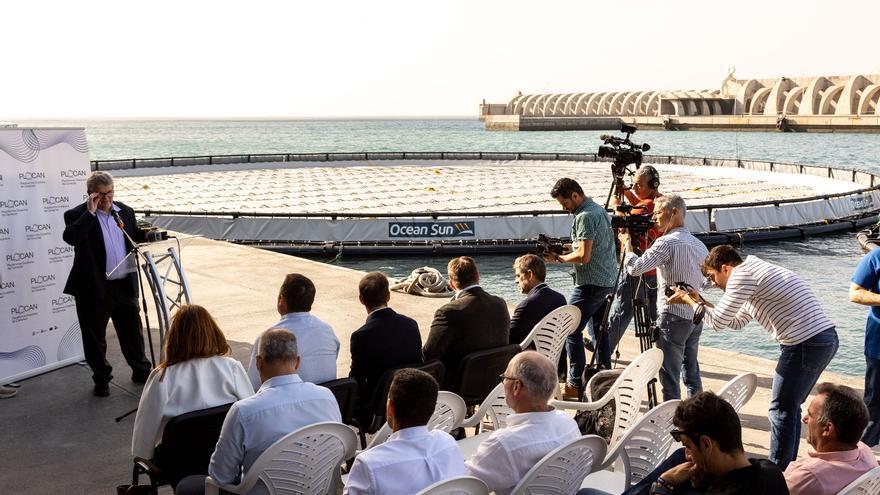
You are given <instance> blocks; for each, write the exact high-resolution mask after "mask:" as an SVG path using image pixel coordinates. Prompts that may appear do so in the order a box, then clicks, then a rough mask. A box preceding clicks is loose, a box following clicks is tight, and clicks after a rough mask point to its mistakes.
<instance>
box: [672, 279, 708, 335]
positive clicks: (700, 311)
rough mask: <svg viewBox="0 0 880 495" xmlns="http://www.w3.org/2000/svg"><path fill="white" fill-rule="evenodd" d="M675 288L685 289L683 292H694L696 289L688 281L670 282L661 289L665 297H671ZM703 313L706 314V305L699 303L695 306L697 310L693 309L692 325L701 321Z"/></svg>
mask: <svg viewBox="0 0 880 495" xmlns="http://www.w3.org/2000/svg"><path fill="white" fill-rule="evenodd" d="M676 288H678V289H681V290H683V291H685V292H696V290H695V289H694V287H693V286H692V285H691V284H689V283H687V282H676V283H674V284H672V285H667V286H666V287H665V288H664V289H663V294H664V295H665V296H666V297H672V296H674V295H675V289H676ZM705 314H706V306H704V305H702V304H701V305H700V306H699V307H698V308H697V310H696V311H694V319H693V320H692V321H693V323H694V325H699V324H700V322H702V321H703V315H705Z"/></svg>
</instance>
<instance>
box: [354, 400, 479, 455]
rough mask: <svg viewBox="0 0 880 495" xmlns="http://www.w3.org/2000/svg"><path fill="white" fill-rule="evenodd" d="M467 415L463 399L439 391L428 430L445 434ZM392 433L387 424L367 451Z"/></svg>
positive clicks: (371, 442) (375, 436)
mask: <svg viewBox="0 0 880 495" xmlns="http://www.w3.org/2000/svg"><path fill="white" fill-rule="evenodd" d="M466 414H467V406H466V405H465V403H464V399H462V398H461V397H459V396H458V395H457V394H455V393H453V392H447V391H445V390H444V391H441V392H440V393H438V394H437V405H436V406H434V414H432V415H431V419H429V420H428V430H429V431H430V430H443V431H445V432H446V433H449V432H450V431H452V430H454V429H456V428H458V427H459V426H461V423H462V421H464V416H465V415H466ZM392 433H393V431H392V430H391V427H390V426H388V423H385V424H384V425H382V428H380V429H379V431H377V432H376V434H375V435H374V436H373V439H372V440H370V443H369V445H367V449H371V448H373V447H375V446H376V445H379V444H380V443H383V442H385V441H386V440H388V437H390V436H391V434H392Z"/></svg>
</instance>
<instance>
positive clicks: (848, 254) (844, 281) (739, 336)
mask: <svg viewBox="0 0 880 495" xmlns="http://www.w3.org/2000/svg"><path fill="white" fill-rule="evenodd" d="M19 123H20V124H21V125H43V126H45V125H56V126H67V125H74V126H83V127H85V128H86V133H87V135H88V139H89V145H90V148H91V156H92V159H111V158H148V157H168V156H189V155H207V154H215V155H220V154H238V153H276V152H279V153H280V152H283V153H300V152H345V151H351V152H359V151H376V152H378V151H514V152H516V151H519V152H590V153H591V152H595V150H596V148H597V147H598V145H599V144H600V141H599V139H598V136H599V134H603V133H599V132H528V133H526V132H520V133H515V132H505V133H498V132H486V131H484V130H483V127H482V124H481V123H480V122H478V121H477V120H476V119H446V120H442V119H413V120H299V121H282V120H272V121H257V120H235V121H221V120H208V121H199V120H186V121H63V122H62V121H38V122H19ZM633 140H634V141H636V142H648V143H650V145H651V148H652V151H651V153H653V154H659V155H684V156H708V157H718V158H753V159H766V160H776V161H781V162H790V163H817V164H829V165H838V166H843V167H858V168H869V169H874V170H880V135H867V134H865V135H860V134H781V133H758V132H659V131H653V132H652V131H640V132H637V133H636V134H635V135H634V136H633ZM744 251H745V254H753V255H757V256H760V257H762V258H764V259H766V260H768V261H772V262H775V263H779V264H780V265H783V266H786V267H788V268H790V269H792V270H794V271H795V272H797V273H798V274H800V275H801V276H802V277H804V278H805V279H806V280H807V281H808V282H809V283H810V285H811V287H812V288H813V291H814V292H815V293H816V295H817V296H818V297H819V299H820V300H821V301H822V304H823V306H824V307H825V309H826V310H827V311H828V313H829V314H830V316H831V318H832V320H833V321H834V322H835V323H836V324H837V330H838V332H839V333H840V340H841V346H840V350H839V351H838V353H837V355H836V356H835V358H834V360H833V361H832V363H831V365H830V368H831V369H832V370H834V371H837V372H841V373H847V374H852V375H860V374H863V373H864V358H863V353H862V342H863V334H864V322H865V316H866V313H867V310H866V309H865V308H864V307H861V306H857V305H854V304H851V303H850V302H849V301H848V297H847V291H848V288H849V279H850V277H851V275H852V272H853V269H854V268H855V266H856V264H857V263H858V261H859V259H860V258H861V252H860V250H859V247H858V245H857V243H856V242H855V238H854V237H853V235H851V234H840V235H834V236H825V237H815V238H812V239H809V240H806V241H797V242H795V241H786V242H774V243H762V244H753V245H749V246H747V247H746V248H745V249H744ZM327 261H330V260H327ZM446 261H447V260H446V259H445V258H442V259H441V258H413V257H399V258H361V259H355V258H343V259H341V260H336V261H333V262H334V263H336V264H339V265H341V266H347V267H350V268H355V269H359V270H382V271H385V272H386V273H388V274H389V275H390V276H394V277H404V276H406V275H408V274H409V272H410V271H411V270H412V269H414V268H416V267H419V266H424V265H429V266H433V267H436V268H438V269H441V271H442V270H443V269H444V267H445V265H446ZM512 261H513V258H512V257H508V256H478V257H477V263H478V265H479V267H480V272H481V274H482V278H483V280H482V283H483V285H484V286H485V287H486V288H487V289H488V290H489V291H491V292H495V293H497V294H499V295H501V296H503V297H505V298H506V299H507V300H508V301H510V302H511V303H516V302H517V301H519V299H520V297H521V295H519V294H517V291H516V286H515V285H514V281H513V270H512V268H511V266H510V265H511V262H512ZM548 282H549V283H550V284H551V285H552V286H553V287H554V288H556V289H557V290H559V291H560V292H563V293H565V294H566V295H567V294H568V293H570V291H571V285H572V282H571V278H570V276H569V275H568V272H567V270H564V269H561V268H559V267H555V266H554V267H551V270H550V273H549V274H548ZM719 295H720V293H715V294H710V295H709V298H710V299H711V298H713V297H714V298H717V297H718V296H719ZM702 342H703V345H708V346H713V347H719V348H723V349H729V350H733V351H738V352H743V353H746V354H754V355H759V356H763V357H766V358H770V359H775V358H776V357H777V356H778V354H779V348H778V345H776V344H774V343H773V341H772V339H771V338H770V336H769V335H768V334H767V333H766V332H765V331H764V330H763V329H762V328H761V327H759V326H757V325H755V324H751V325H749V326H748V327H747V328H745V329H743V330H740V331H730V330H728V331H723V332H715V331H713V330H710V329H707V330H705V331H704V333H703V337H702Z"/></svg>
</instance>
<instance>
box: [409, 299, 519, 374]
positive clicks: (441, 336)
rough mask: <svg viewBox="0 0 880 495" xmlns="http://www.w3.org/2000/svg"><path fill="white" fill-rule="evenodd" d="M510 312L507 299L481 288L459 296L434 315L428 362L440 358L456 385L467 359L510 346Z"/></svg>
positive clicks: (426, 343) (426, 351) (426, 356)
mask: <svg viewBox="0 0 880 495" xmlns="http://www.w3.org/2000/svg"><path fill="white" fill-rule="evenodd" d="M509 329H510V312H509V311H508V310H507V302H505V301H504V299H502V298H500V297H498V296H493V295H491V294H489V293H488V292H486V291H484V290H483V289H482V288H481V287H473V288H470V289H467V290H464V291H461V292H459V293H458V297H457V298H456V299H455V300H453V301H450V302H448V303H446V304H444V305H443V306H441V307H440V308H439V309H437V312H436V313H434V321H433V322H431V332H430V333H429V334H428V340H427V342H425V348H424V353H425V359H426V360H430V359H435V358H436V359H440V360H441V361H443V365H444V366H445V367H446V377H447V378H446V379H445V380H444V381H445V382H446V384H451V383H454V380H455V378H456V376H457V373H456V371H457V370H458V366H459V364H460V363H461V360H462V358H463V357H464V356H466V355H468V354H470V353H472V352H477V351H483V350H486V349H492V348H495V347H501V346H505V345H507V340H508V333H509Z"/></svg>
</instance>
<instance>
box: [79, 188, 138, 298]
mask: <svg viewBox="0 0 880 495" xmlns="http://www.w3.org/2000/svg"><path fill="white" fill-rule="evenodd" d="M113 204H115V205H117V206H118V207H119V218H120V219H121V220H122V223H123V224H124V225H125V231H126V232H128V235H129V236H131V238H132V239H134V242H138V243H140V242H143V241H144V240H145V234H144V231H143V230H141V229H139V228H138V227H137V223H136V221H135V218H134V210H133V209H131V208H130V207H128V206H126V205H124V204H122V203H118V202H115V201H114V203H113ZM64 225H65V227H64V234H63V235H62V237H63V238H64V242H66V243H68V244H70V245H71V246H73V247H74V255H73V266H72V267H71V269H70V275H69V276H68V277H67V284H66V285H65V286H64V293H65V294H70V295H71V296H74V297H76V298H77V299H80V300H92V301H97V300H99V299H102V298H103V297H104V292H105V288H106V284H107V273H106V269H107V266H106V265H107V252H106V251H105V249H104V236H103V234H102V233H101V224H100V223H99V221H98V218H97V217H96V216H95V215H92V214H91V213H89V210H88V208H87V207H86V204H85V203H83V204H81V205H79V206H77V207H75V208H71V209H69V210H67V211H65V212H64ZM125 248H126V251H129V252H130V251H131V249H132V246H131V243H130V242H129V241H128V239H127V238H126V239H125ZM128 280H129V282H130V283H129V284H126V285H125V287H126V289H128V291H130V295H131V296H132V297H136V296H137V293H138V289H137V278H136V275H135V274H134V273H131V274H129V275H128Z"/></svg>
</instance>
